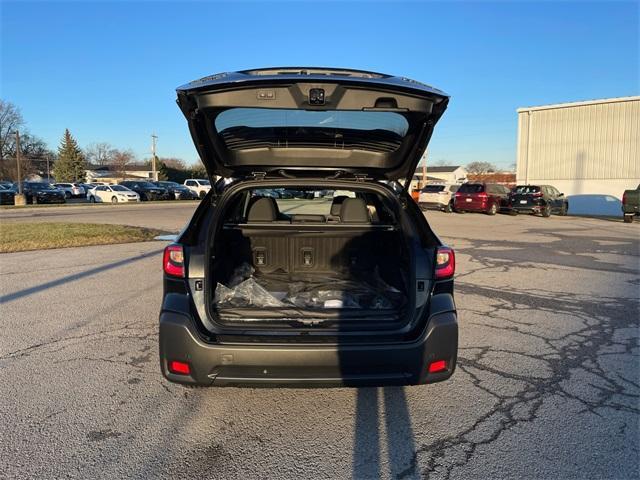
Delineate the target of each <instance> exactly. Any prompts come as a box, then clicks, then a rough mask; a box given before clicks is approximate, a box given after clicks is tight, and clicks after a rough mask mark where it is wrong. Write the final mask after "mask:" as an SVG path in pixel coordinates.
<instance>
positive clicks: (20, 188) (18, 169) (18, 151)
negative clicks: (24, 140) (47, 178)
mask: <svg viewBox="0 0 640 480" xmlns="http://www.w3.org/2000/svg"><path fill="white" fill-rule="evenodd" d="M16 169H17V171H18V194H19V195H22V175H21V174H20V132H19V131H17V130H16Z"/></svg>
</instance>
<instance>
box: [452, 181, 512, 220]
mask: <svg viewBox="0 0 640 480" xmlns="http://www.w3.org/2000/svg"><path fill="white" fill-rule="evenodd" d="M509 192H510V190H509V189H508V188H507V187H505V186H504V185H498V184H496V183H465V184H463V185H461V186H460V188H459V189H458V191H457V192H456V196H455V198H454V202H453V207H454V209H455V211H456V212H458V213H464V212H484V213H486V214H487V215H495V214H496V213H498V210H500V209H503V208H508V206H509Z"/></svg>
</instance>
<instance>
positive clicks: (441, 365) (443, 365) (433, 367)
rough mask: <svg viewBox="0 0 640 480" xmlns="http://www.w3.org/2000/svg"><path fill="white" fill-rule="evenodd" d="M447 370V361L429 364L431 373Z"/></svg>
mask: <svg viewBox="0 0 640 480" xmlns="http://www.w3.org/2000/svg"><path fill="white" fill-rule="evenodd" d="M446 369H447V362H446V360H436V361H435V362H431V363H430V364H429V373H438V372H442V371H444V370H446Z"/></svg>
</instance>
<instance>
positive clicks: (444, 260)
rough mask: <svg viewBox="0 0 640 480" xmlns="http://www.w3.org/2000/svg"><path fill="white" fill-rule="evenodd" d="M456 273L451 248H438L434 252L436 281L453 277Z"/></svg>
mask: <svg viewBox="0 0 640 480" xmlns="http://www.w3.org/2000/svg"><path fill="white" fill-rule="evenodd" d="M454 273H456V255H455V253H454V252H453V249H452V248H449V247H438V250H437V252H436V280H444V279H445V278H451V277H453V274H454Z"/></svg>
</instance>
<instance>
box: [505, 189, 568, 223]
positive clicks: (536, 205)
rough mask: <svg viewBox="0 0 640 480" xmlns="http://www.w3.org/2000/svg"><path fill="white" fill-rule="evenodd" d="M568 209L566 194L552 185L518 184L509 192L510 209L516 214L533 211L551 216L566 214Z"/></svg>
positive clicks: (544, 215)
mask: <svg viewBox="0 0 640 480" xmlns="http://www.w3.org/2000/svg"><path fill="white" fill-rule="evenodd" d="M568 210H569V202H568V201H567V199H566V198H565V197H564V194H563V193H560V192H559V191H558V189H557V188H555V187H552V186H551V185H517V186H516V187H514V188H513V190H511V193H510V194H509V211H510V213H512V214H514V215H515V214H518V213H533V214H540V215H542V216H543V217H550V216H551V214H552V213H557V214H558V215H566V214H567V211H568Z"/></svg>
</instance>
